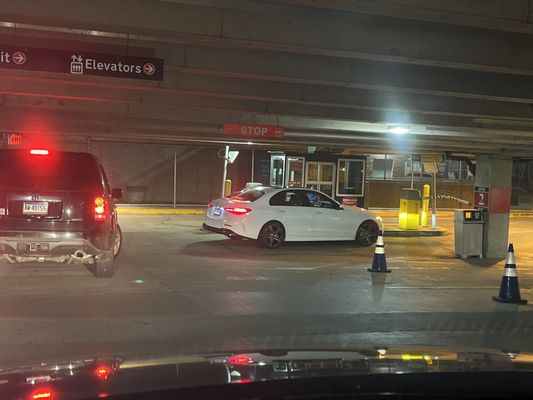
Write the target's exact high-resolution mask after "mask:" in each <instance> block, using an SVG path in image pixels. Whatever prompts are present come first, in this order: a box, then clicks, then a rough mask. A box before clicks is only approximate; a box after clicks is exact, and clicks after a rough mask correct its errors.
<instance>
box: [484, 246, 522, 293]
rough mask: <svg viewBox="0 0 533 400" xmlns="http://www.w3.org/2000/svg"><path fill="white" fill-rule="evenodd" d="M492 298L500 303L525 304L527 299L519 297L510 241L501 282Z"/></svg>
mask: <svg viewBox="0 0 533 400" xmlns="http://www.w3.org/2000/svg"><path fill="white" fill-rule="evenodd" d="M492 299H493V300H496V301H500V302H502V303H511V304H527V300H523V299H521V298H520V288H519V287H518V274H517V272H516V260H515V256H514V248H513V245H512V243H511V244H509V249H508V250H507V258H506V259H505V269H504V270H503V277H502V283H501V285H500V293H499V295H498V296H492Z"/></svg>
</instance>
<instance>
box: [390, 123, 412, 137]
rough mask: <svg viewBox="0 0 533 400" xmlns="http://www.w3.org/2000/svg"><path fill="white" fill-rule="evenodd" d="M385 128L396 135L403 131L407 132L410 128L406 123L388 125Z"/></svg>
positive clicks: (401, 133)
mask: <svg viewBox="0 0 533 400" xmlns="http://www.w3.org/2000/svg"><path fill="white" fill-rule="evenodd" d="M387 130H388V131H389V132H390V133H395V134H397V135H403V134H405V133H409V132H410V131H411V128H409V127H408V126H407V125H388V126H387Z"/></svg>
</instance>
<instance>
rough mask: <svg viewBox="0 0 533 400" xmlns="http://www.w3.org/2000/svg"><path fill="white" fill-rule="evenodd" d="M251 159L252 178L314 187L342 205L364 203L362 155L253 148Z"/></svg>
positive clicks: (294, 185) (271, 183)
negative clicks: (253, 152)
mask: <svg viewBox="0 0 533 400" xmlns="http://www.w3.org/2000/svg"><path fill="white" fill-rule="evenodd" d="M254 159H255V161H254V174H253V176H254V181H255V182H261V183H263V184H264V185H267V186H272V187H305V188H310V189H316V190H319V191H321V192H323V193H325V194H327V195H328V196H331V197H333V198H334V199H336V200H337V201H338V202H340V203H341V204H343V205H346V206H355V205H357V206H360V207H362V206H363V204H364V187H365V184H364V183H365V167H366V157H364V156H346V155H341V154H331V153H321V152H317V153H312V154H306V153H293V152H259V151H256V152H255V157H254Z"/></svg>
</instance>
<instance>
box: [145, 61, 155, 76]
mask: <svg viewBox="0 0 533 400" xmlns="http://www.w3.org/2000/svg"><path fill="white" fill-rule="evenodd" d="M143 71H144V73H145V74H146V75H153V74H154V72H155V67H154V64H152V63H146V64H144V66H143Z"/></svg>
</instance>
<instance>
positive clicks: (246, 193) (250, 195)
mask: <svg viewBox="0 0 533 400" xmlns="http://www.w3.org/2000/svg"><path fill="white" fill-rule="evenodd" d="M264 194H265V192H264V191H262V190H259V189H245V190H243V191H240V192H238V193H236V194H234V195H233V196H231V197H230V200H241V201H256V200H257V199H258V198H260V197H261V196H263V195H264Z"/></svg>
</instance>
